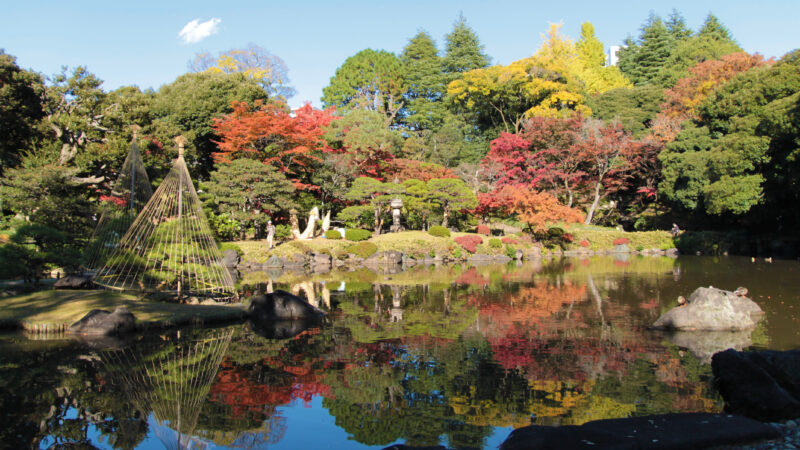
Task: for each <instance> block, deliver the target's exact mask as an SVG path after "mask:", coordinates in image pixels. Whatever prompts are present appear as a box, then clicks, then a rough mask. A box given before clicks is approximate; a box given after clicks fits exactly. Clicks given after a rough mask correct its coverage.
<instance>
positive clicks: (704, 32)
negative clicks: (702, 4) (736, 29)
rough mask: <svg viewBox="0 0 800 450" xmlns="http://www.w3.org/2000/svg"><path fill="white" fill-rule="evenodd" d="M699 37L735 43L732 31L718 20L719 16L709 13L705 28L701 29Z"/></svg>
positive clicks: (704, 23)
mask: <svg viewBox="0 0 800 450" xmlns="http://www.w3.org/2000/svg"><path fill="white" fill-rule="evenodd" d="M698 35H699V36H702V37H705V38H710V39H715V40H718V41H730V42H731V43H734V41H733V37H731V33H730V31H728V29H727V28H725V26H724V25H722V23H721V22H720V21H719V19H717V16H715V15H714V14H711V13H709V14H708V17H706V21H705V22H703V26H702V27H701V28H700V32H699V33H698Z"/></svg>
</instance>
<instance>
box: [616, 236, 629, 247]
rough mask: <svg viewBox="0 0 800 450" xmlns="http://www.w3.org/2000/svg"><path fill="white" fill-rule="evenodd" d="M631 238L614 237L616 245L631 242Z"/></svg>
mask: <svg viewBox="0 0 800 450" xmlns="http://www.w3.org/2000/svg"><path fill="white" fill-rule="evenodd" d="M630 242H631V241H630V240H629V239H628V238H624V237H622V238H616V239H614V245H623V244H630Z"/></svg>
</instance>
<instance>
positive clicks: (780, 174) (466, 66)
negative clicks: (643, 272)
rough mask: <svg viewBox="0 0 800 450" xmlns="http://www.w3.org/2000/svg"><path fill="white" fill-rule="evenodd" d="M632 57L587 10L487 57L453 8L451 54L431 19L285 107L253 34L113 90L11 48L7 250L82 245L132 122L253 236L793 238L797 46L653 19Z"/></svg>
mask: <svg viewBox="0 0 800 450" xmlns="http://www.w3.org/2000/svg"><path fill="white" fill-rule="evenodd" d="M532 50H533V49H532ZM618 58H619V62H618V64H617V65H616V66H610V65H608V64H607V61H606V57H605V52H604V45H603V43H601V42H600V41H599V40H598V39H597V37H596V36H595V31H594V27H593V25H592V24H591V23H589V22H586V23H584V24H583V25H582V27H581V34H580V36H579V38H578V39H577V40H572V39H570V38H569V37H567V36H564V35H563V34H562V33H561V30H560V25H558V24H556V25H552V26H551V27H550V29H549V30H547V32H546V33H545V34H544V35H543V42H542V44H541V45H540V47H539V48H538V49H536V51H535V52H533V54H532V56H529V57H526V58H523V59H520V60H518V61H515V62H512V63H510V64H508V65H491V58H490V56H489V55H487V54H486V52H485V49H484V47H483V45H482V44H481V42H480V39H479V37H478V35H477V34H476V32H475V31H474V30H473V29H472V28H471V27H470V26H469V25H468V23H467V21H466V19H465V18H464V17H463V16H461V17H459V18H458V19H457V20H456V21H455V23H454V24H453V28H452V30H451V31H450V32H449V33H448V34H447V35H445V37H444V42H443V47H442V48H441V49H440V48H439V47H438V46H437V43H436V41H435V40H434V39H433V38H432V37H431V36H430V34H429V33H427V32H425V31H420V32H419V33H417V34H416V35H414V36H413V37H411V38H410V39H409V40H408V43H407V44H406V46H405V47H404V48H403V49H402V51H401V52H400V53H399V54H394V53H392V52H389V51H386V50H376V49H365V50H362V51H360V52H358V53H356V54H355V55H353V56H351V57H349V58H347V59H346V60H345V61H343V62H342V64H341V66H340V67H339V68H338V69H337V70H336V71H335V73H334V74H332V76H331V79H330V82H329V84H328V85H327V86H326V87H325V88H324V89H323V91H322V98H321V100H322V108H321V109H317V108H312V107H311V106H310V105H305V106H303V107H301V108H298V109H296V110H294V111H292V110H291V109H290V108H289V107H288V106H287V103H286V100H287V99H288V98H290V97H291V95H293V93H294V90H293V88H292V87H291V85H290V81H289V79H288V68H287V67H286V64H285V63H284V62H283V61H282V60H281V59H280V58H279V57H278V56H276V55H273V54H271V53H269V52H268V51H267V50H265V49H263V48H261V47H258V46H256V45H253V44H250V45H248V46H245V47H243V48H240V49H231V50H229V51H225V52H220V53H219V54H217V55H211V54H207V53H203V54H198V55H197V57H196V58H195V59H194V60H193V61H191V62H190V64H189V66H190V71H189V72H188V73H186V74H184V75H181V76H179V77H178V78H177V79H176V80H174V81H173V82H171V83H169V84H166V85H164V86H161V87H160V88H159V89H158V90H152V89H150V90H141V89H139V88H137V87H135V86H125V87H121V88H118V89H115V90H112V91H106V90H104V89H103V88H102V81H101V80H100V79H98V78H97V77H96V76H95V75H94V74H91V73H89V72H88V71H87V70H86V69H85V68H84V67H77V68H75V69H73V70H71V71H70V70H66V69H65V70H64V71H63V72H62V73H60V74H56V75H53V76H50V77H45V76H43V75H41V74H39V73H37V72H35V71H33V70H27V69H23V68H20V67H19V66H18V65H17V63H16V60H15V58H14V57H13V56H11V55H8V54H6V53H5V52H2V53H0V97H2V98H1V100H2V101H0V121H2V124H3V126H2V127H1V128H0V170H1V171H2V183H0V201H1V202H2V204H0V210H2V227H0V228H2V229H4V230H5V234H7V237H5V238H4V239H5V240H7V241H10V242H8V243H6V245H4V246H3V247H2V248H3V249H4V250H3V252H5V253H4V254H5V255H6V257H11V255H12V253H13V255H15V256H13V257H14V258H19V257H20V255H22V256H25V257H32V255H33V254H30V249H31V248H33V249H34V250H35V251H34V254H38V255H45V257H44V259H45V260H46V259H48V258H49V259H50V260H51V261H52V260H57V259H59V258H63V257H64V255H74V254H75V253H76V252H77V251H78V249H79V248H80V246H81V245H83V244H85V242H86V239H87V237H88V235H90V230H91V228H92V226H93V220H92V217H93V214H94V215H95V216H96V214H97V210H98V207H99V206H101V204H102V202H103V201H106V199H108V198H109V193H110V190H111V184H112V181H113V180H114V179H115V178H116V175H117V171H118V170H119V168H120V167H121V165H122V161H123V159H124V157H125V155H126V153H127V149H128V147H129V145H130V141H131V139H132V133H133V132H132V131H131V128H130V126H131V125H137V126H138V127H139V128H140V131H139V132H138V136H139V137H138V145H139V147H140V148H141V149H142V154H143V157H144V160H145V164H146V166H147V167H148V171H149V172H150V176H151V179H152V180H153V181H154V183H157V182H158V181H160V179H162V178H163V177H164V176H165V175H166V173H167V170H168V168H169V166H170V161H171V159H172V158H174V157H175V156H176V153H177V151H176V149H175V148H174V146H173V145H172V143H171V141H172V138H174V137H175V136H177V135H183V136H185V137H186V138H187V139H188V144H187V150H186V160H187V163H188V165H189V167H190V171H191V172H192V175H193V176H194V177H195V179H196V180H198V181H199V182H200V190H201V192H202V193H203V195H204V199H205V202H206V206H207V213H208V215H209V219H210V222H211V223H212V227H213V228H214V229H215V231H216V232H217V234H218V237H220V238H224V239H234V238H243V237H260V236H261V235H262V234H263V232H264V228H265V227H264V225H265V223H266V221H267V220H270V219H271V220H274V221H275V222H276V223H278V224H284V223H286V222H287V221H288V216H289V212H290V210H291V209H297V210H298V211H300V213H303V212H305V211H308V210H310V209H311V208H312V207H313V206H323V207H324V208H325V209H330V210H332V211H333V216H334V218H335V220H339V221H340V222H341V223H343V224H345V225H347V226H351V227H364V228H375V229H376V231H378V232H379V231H380V226H381V224H382V223H383V222H385V219H386V218H387V217H388V214H389V211H388V207H387V204H388V202H387V199H389V198H391V197H397V196H401V197H402V198H403V199H404V205H405V207H404V212H405V218H406V221H407V223H406V226H407V227H409V228H417V229H424V228H426V227H428V226H430V225H433V224H442V223H444V224H445V225H447V226H450V227H456V228H461V229H470V228H471V227H474V226H475V225H476V224H477V223H478V222H480V221H493V220H505V221H512V222H515V223H517V224H522V225H524V226H527V227H530V228H531V229H537V228H541V227H543V226H545V225H546V224H547V223H550V222H553V221H558V220H582V221H584V222H585V223H594V224H601V225H614V226H616V225H622V226H624V227H625V228H626V229H654V228H665V227H668V226H669V225H671V224H672V223H673V222H677V223H680V224H682V226H683V227H684V228H717V229H730V228H736V229H744V230H748V231H752V232H776V233H792V231H790V230H796V229H797V225H800V216H798V214H799V213H798V212H797V210H796V208H794V207H793V206H794V205H796V204H797V200H798V196H799V195H800V192H798V189H800V188H798V186H799V185H800V183H798V179H797V174H798V173H800V172H798V170H797V167H796V165H797V153H798V141H797V136H798V126H800V122H799V121H798V95H800V94H798V92H800V71H798V70H797V65H798V53H797V52H791V53H789V54H787V55H785V56H783V57H781V58H780V59H778V60H773V59H769V60H767V59H765V58H764V57H762V56H761V55H758V54H752V55H751V54H747V53H745V52H744V51H743V50H742V49H741V47H740V46H739V45H738V44H737V43H736V41H735V39H734V38H733V36H732V34H731V33H730V31H729V30H728V29H727V28H726V27H725V26H724V25H723V24H721V23H720V21H719V20H718V19H717V18H716V17H715V16H714V15H711V14H710V15H709V16H708V17H707V18H706V20H705V22H704V23H703V25H702V26H701V27H700V29H698V30H696V31H695V30H691V29H689V28H688V27H687V26H686V24H685V21H684V19H683V17H682V16H681V15H680V13H678V12H677V11H673V12H672V13H671V14H670V15H669V16H668V18H667V19H666V20H664V19H662V18H661V17H659V16H657V15H654V14H651V16H650V17H648V18H647V19H646V21H645V22H644V24H643V25H642V27H641V29H640V31H639V33H638V35H636V36H630V37H629V38H628V39H627V40H626V41H625V46H624V47H622V49H621V50H620V51H619V53H618ZM37 227H38V228H37ZM12 250H13V251H12ZM14 252H16V253H14ZM26 252H27V253H26ZM46 255H49V256H46ZM68 259H69V260H70V261H73V260H74V258H72V257H70V258H68ZM60 262H61V263H64V262H65V261H60ZM39 269H41V267H40V268H39ZM37 270H38V269H37Z"/></svg>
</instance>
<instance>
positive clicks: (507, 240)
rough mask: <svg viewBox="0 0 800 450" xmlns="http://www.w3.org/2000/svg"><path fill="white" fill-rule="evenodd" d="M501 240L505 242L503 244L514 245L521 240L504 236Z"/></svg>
mask: <svg viewBox="0 0 800 450" xmlns="http://www.w3.org/2000/svg"><path fill="white" fill-rule="evenodd" d="M500 240H501V241H502V242H503V244H512V245H517V244H519V241H517V240H516V239H514V238H510V237H504V238H503V239H500Z"/></svg>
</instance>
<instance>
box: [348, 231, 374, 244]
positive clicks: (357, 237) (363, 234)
mask: <svg viewBox="0 0 800 450" xmlns="http://www.w3.org/2000/svg"><path fill="white" fill-rule="evenodd" d="M344 237H345V239H347V240H348V241H353V242H359V241H366V240H367V239H369V238H370V237H372V232H371V231H367V230H362V229H359V228H351V229H348V230H345V232H344Z"/></svg>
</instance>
